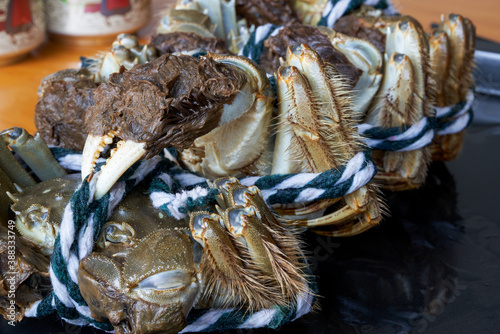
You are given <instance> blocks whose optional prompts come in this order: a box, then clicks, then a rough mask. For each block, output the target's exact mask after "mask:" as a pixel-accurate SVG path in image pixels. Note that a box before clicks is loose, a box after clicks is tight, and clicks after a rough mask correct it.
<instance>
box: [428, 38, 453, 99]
mask: <svg viewBox="0 0 500 334" xmlns="http://www.w3.org/2000/svg"><path fill="white" fill-rule="evenodd" d="M429 51H430V53H429V59H430V62H431V69H432V73H433V75H432V77H433V79H434V81H435V82H436V105H437V106H438V107H445V106H446V105H447V102H446V96H445V92H446V89H447V87H446V83H447V78H448V73H449V72H450V63H451V61H450V58H451V54H450V52H451V50H450V41H449V38H448V35H447V34H446V32H444V31H442V30H434V31H433V32H432V33H431V36H430V37H429Z"/></svg>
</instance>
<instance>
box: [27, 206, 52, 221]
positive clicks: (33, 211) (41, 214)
mask: <svg viewBox="0 0 500 334" xmlns="http://www.w3.org/2000/svg"><path fill="white" fill-rule="evenodd" d="M26 217H27V218H28V222H29V223H30V224H32V225H33V226H38V225H41V224H43V223H47V219H48V217H49V209H48V208H46V207H44V206H41V205H38V204H33V205H32V206H31V207H30V208H29V209H28V211H27V212H26Z"/></svg>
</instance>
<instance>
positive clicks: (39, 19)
mask: <svg viewBox="0 0 500 334" xmlns="http://www.w3.org/2000/svg"><path fill="white" fill-rule="evenodd" d="M44 40H45V19H44V3H43V0H0V66H2V65H6V64H10V63H13V62H16V61H19V60H21V59H23V58H24V57H25V56H26V55H27V54H28V53H29V52H30V51H32V50H34V49H35V48H37V47H38V46H40V45H41V44H42V43H43V41H44Z"/></svg>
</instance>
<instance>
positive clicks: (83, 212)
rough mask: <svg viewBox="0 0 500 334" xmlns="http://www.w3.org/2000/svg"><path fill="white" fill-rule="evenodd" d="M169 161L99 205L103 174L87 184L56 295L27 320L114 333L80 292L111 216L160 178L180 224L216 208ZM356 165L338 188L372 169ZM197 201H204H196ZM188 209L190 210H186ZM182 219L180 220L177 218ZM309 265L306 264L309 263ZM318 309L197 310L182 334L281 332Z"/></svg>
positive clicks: (64, 245)
mask: <svg viewBox="0 0 500 334" xmlns="http://www.w3.org/2000/svg"><path fill="white" fill-rule="evenodd" d="M51 151H52V152H53V154H54V156H55V158H56V159H57V160H58V161H60V162H66V163H67V165H68V166H69V167H71V169H77V168H78V167H79V166H81V159H82V155H81V153H79V152H75V151H72V150H67V149H61V148H58V147H52V148H51ZM165 157H167V158H165ZM165 157H163V156H156V157H154V158H152V159H151V160H146V161H142V162H141V163H138V164H136V165H138V166H136V165H134V166H133V167H132V168H131V169H130V170H128V171H127V173H126V175H124V176H123V177H122V178H120V180H119V182H118V183H117V184H116V185H115V186H114V187H113V188H112V189H111V191H110V193H109V194H108V195H106V196H104V197H103V198H102V199H101V200H99V201H94V200H93V193H94V191H95V182H96V179H97V178H98V173H99V172H98V173H97V174H96V175H95V177H93V178H92V179H91V180H90V182H87V181H86V180H84V181H83V182H82V184H81V185H80V186H79V188H78V189H77V190H76V191H75V193H74V194H73V196H72V198H71V199H70V203H69V204H68V205H67V206H66V208H65V212H64V215H63V221H62V223H61V228H60V233H59V236H58V237H57V240H56V243H55V245H54V253H53V257H52V259H51V266H50V277H51V282H52V286H53V292H52V293H51V294H49V295H48V296H47V297H46V298H45V299H43V300H41V301H38V302H36V303H35V304H33V305H32V306H31V307H30V308H29V309H28V310H27V311H26V316H27V317H43V316H46V315H48V314H51V313H53V312H57V313H58V314H59V315H60V316H61V318H62V319H64V320H65V321H66V322H68V323H71V324H74V325H78V326H85V325H91V326H94V327H96V328H99V329H102V330H105V331H108V332H110V331H112V330H113V327H112V325H111V324H110V323H107V322H104V323H103V322H97V321H95V320H94V319H92V318H91V316H90V309H89V308H88V306H87V305H86V303H85V300H83V298H82V296H81V294H80V292H79V288H78V266H79V262H80V260H81V259H83V258H84V257H86V256H87V255H89V254H90V253H91V252H92V248H93V245H94V242H95V240H96V239H97V236H98V234H99V232H100V229H101V227H102V225H103V224H104V223H105V222H106V221H107V219H108V218H109V216H110V215H111V213H112V211H113V208H114V207H116V205H117V204H118V203H119V202H120V200H121V199H122V198H123V197H124V196H125V194H126V193H127V192H128V191H129V190H130V189H131V188H132V187H133V186H135V185H136V184H137V183H139V182H140V181H141V180H143V179H144V178H145V177H146V176H148V175H153V176H154V177H152V178H151V181H150V189H151V190H152V191H153V192H152V193H151V199H152V201H153V203H156V202H157V201H158V199H155V196H156V195H158V194H161V193H163V194H166V193H167V194H172V193H174V192H177V193H176V194H174V197H175V196H177V197H179V198H180V199H178V200H177V202H176V203H175V204H176V205H177V206H179V207H175V206H173V207H170V206H169V207H162V209H163V211H165V212H167V213H169V214H171V215H173V216H175V217H176V218H179V219H180V218H182V217H185V216H186V215H187V213H189V211H193V210H199V208H200V207H203V206H204V205H207V204H212V203H211V202H209V201H210V200H212V201H213V200H214V199H215V195H216V194H217V190H214V189H212V190H208V187H207V186H206V179H205V178H203V177H199V176H197V175H195V174H193V173H191V172H188V171H186V170H184V169H182V168H180V167H179V166H178V164H177V163H176V161H175V158H174V155H172V154H170V153H169V154H167V153H165ZM68 162H71V163H68ZM352 165H353V166H351V167H347V168H346V169H347V170H351V172H346V173H344V174H345V175H344V180H341V179H338V180H337V181H338V184H343V183H345V182H346V180H347V179H349V177H350V176H349V175H347V174H349V173H356V169H359V168H362V167H363V166H364V167H366V164H362V166H357V167H356V166H354V164H352ZM98 167H99V164H98ZM372 176H373V175H372ZM268 183H269V182H268ZM271 183H272V182H271ZM274 183H276V182H274ZM303 183H304V181H303ZM353 184H356V181H354V182H351V185H353ZM200 185H203V187H200ZM155 194H156V195H155ZM197 196H198V200H195V199H196V197H197ZM214 203H215V202H214ZM182 205H184V207H183V208H182V207H181V206H182ZM155 206H158V205H155ZM169 210H170V211H169ZM181 211H182V213H181ZM176 213H179V214H178V215H176ZM180 214H183V215H184V216H181V215H180ZM303 260H304V261H305V259H303ZM310 284H311V291H316V290H317V288H316V287H315V284H314V282H311V283H310ZM313 303H314V296H313V295H312V294H306V295H300V296H297V297H296V302H295V304H294V305H292V306H291V307H288V308H284V307H278V306H276V307H274V308H271V309H264V310H260V311H257V312H253V313H251V312H247V311H245V310H242V309H205V310H193V311H191V312H190V314H189V316H188V319H187V324H188V325H187V327H186V328H185V329H184V330H183V331H182V332H200V331H203V332H206V331H214V330H228V329H235V328H258V327H268V328H278V327H280V326H282V325H283V324H285V323H286V322H288V321H291V320H295V319H297V318H299V317H301V316H302V315H304V314H306V313H308V312H309V311H310V310H311V307H312V305H313Z"/></svg>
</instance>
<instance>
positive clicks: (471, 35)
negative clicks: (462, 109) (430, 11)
mask: <svg viewBox="0 0 500 334" xmlns="http://www.w3.org/2000/svg"><path fill="white" fill-rule="evenodd" d="M439 29H440V30H442V31H444V32H445V33H446V35H447V36H448V39H449V41H450V57H451V59H450V65H451V66H450V71H449V75H448V80H447V81H446V89H445V93H446V105H454V104H457V103H459V102H461V101H463V100H465V97H466V95H467V92H468V90H469V89H470V87H471V86H472V68H473V65H474V54H473V53H474V43H475V29H474V26H473V25H472V24H471V23H470V21H469V20H467V19H464V18H463V17H462V16H460V15H456V14H450V15H448V16H447V17H444V16H443V17H442V18H441V24H440V25H439Z"/></svg>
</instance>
